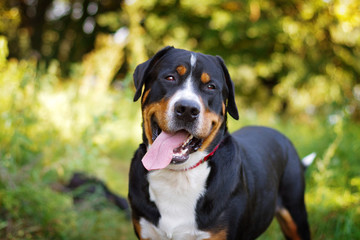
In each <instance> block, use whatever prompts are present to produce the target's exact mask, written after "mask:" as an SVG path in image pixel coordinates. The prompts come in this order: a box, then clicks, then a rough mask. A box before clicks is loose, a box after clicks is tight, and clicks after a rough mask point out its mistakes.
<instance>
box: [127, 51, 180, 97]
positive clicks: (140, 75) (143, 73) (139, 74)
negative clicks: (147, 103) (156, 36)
mask: <svg viewBox="0 0 360 240" xmlns="http://www.w3.org/2000/svg"><path fill="white" fill-rule="evenodd" d="M173 48H174V47H170V46H167V47H165V48H163V49H161V50H160V51H158V52H157V53H156V54H155V55H154V56H153V57H152V58H150V59H149V60H147V61H146V62H144V63H141V64H139V65H138V66H137V67H136V69H135V72H134V74H133V78H134V84H135V88H136V92H135V96H134V102H136V101H137V100H138V99H139V98H140V97H141V93H142V87H143V85H144V84H145V80H146V77H147V74H148V72H149V70H150V69H151V67H152V66H154V64H155V63H156V62H157V61H158V60H159V59H160V58H161V57H162V56H164V55H165V53H167V52H168V51H169V50H171V49H173Z"/></svg>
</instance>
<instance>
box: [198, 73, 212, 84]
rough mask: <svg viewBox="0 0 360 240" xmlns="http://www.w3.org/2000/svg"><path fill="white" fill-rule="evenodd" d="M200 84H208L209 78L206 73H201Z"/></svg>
mask: <svg viewBox="0 0 360 240" xmlns="http://www.w3.org/2000/svg"><path fill="white" fill-rule="evenodd" d="M200 79H201V82H203V83H208V82H210V76H209V74H207V73H206V72H203V73H202V74H201V78H200Z"/></svg>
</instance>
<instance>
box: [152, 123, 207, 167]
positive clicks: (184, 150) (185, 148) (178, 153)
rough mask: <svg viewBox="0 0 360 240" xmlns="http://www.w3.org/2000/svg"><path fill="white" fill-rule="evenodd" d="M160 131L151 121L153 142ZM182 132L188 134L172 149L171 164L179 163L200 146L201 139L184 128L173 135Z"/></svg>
mask: <svg viewBox="0 0 360 240" xmlns="http://www.w3.org/2000/svg"><path fill="white" fill-rule="evenodd" d="M162 133H163V131H162V130H161V129H160V127H159V125H158V124H157V123H156V122H155V121H152V140H153V142H155V140H156V139H157V137H158V136H159V135H160V134H162ZM183 134H187V135H188V136H187V138H186V139H185V141H184V142H182V144H181V145H179V146H178V147H176V148H174V149H173V156H172V159H171V163H172V164H180V163H183V162H185V161H186V160H188V159H189V155H190V154H191V153H194V152H196V151H197V150H199V148H201V144H202V143H203V139H199V138H196V137H194V136H193V135H191V134H190V133H188V132H187V131H185V130H180V131H177V132H176V133H174V134H173V135H183Z"/></svg>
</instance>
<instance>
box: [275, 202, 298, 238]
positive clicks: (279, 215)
mask: <svg viewBox="0 0 360 240" xmlns="http://www.w3.org/2000/svg"><path fill="white" fill-rule="evenodd" d="M276 219H277V220H278V222H279V224H280V227H281V230H282V232H283V233H284V234H285V236H286V237H288V238H290V239H292V240H301V238H300V236H299V234H298V232H297V226H296V224H295V222H294V220H293V219H292V217H291V215H290V213H289V211H288V210H287V209H285V208H278V209H276Z"/></svg>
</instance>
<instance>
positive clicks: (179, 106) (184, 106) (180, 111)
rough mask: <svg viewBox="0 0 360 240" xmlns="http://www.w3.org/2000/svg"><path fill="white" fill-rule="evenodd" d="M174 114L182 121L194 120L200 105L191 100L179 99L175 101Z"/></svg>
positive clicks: (198, 112)
mask: <svg viewBox="0 0 360 240" xmlns="http://www.w3.org/2000/svg"><path fill="white" fill-rule="evenodd" d="M174 111H175V115H176V117H177V118H178V119H181V120H184V121H188V122H191V121H194V120H195V119H197V118H198V116H199V114H200V106H199V105H198V104H197V103H196V102H194V101H191V100H179V101H177V102H176V103H175V108H174Z"/></svg>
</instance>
